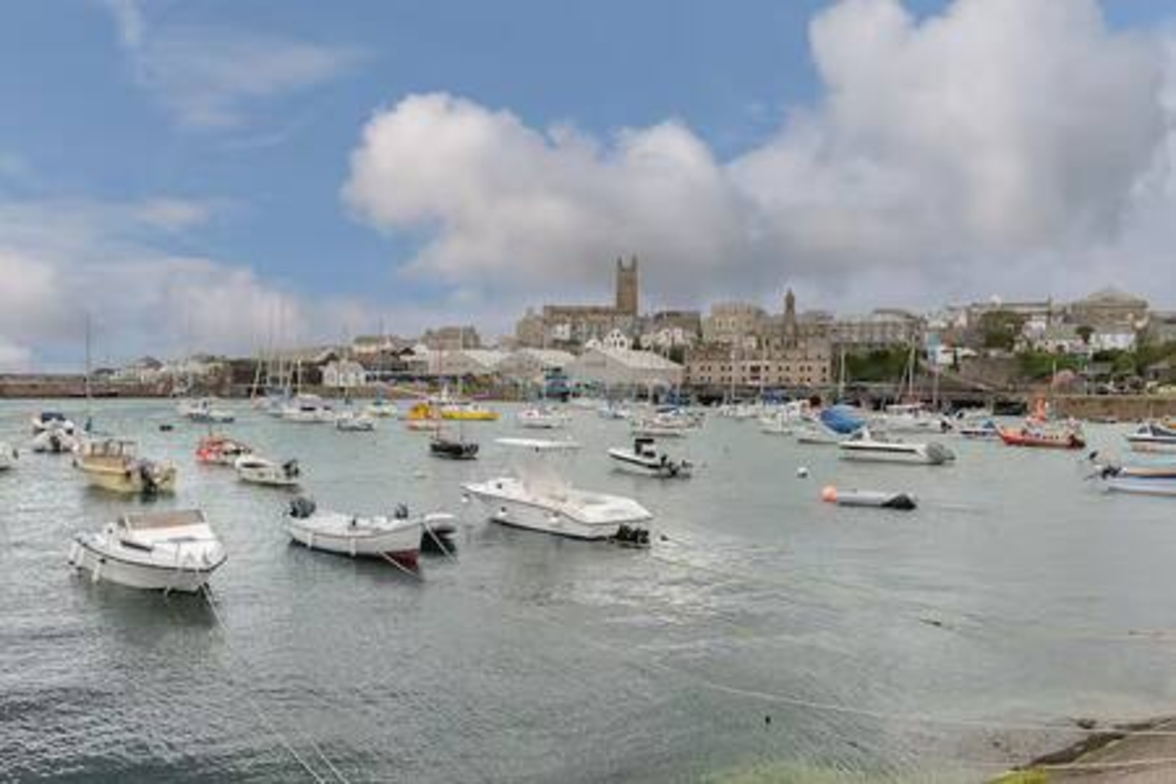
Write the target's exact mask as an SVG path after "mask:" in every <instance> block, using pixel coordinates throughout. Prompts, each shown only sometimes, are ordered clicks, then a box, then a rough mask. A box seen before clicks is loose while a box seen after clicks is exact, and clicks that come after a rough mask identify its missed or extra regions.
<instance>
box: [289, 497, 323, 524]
mask: <svg viewBox="0 0 1176 784" xmlns="http://www.w3.org/2000/svg"><path fill="white" fill-rule="evenodd" d="M316 508H317V504H315V502H314V499H313V498H308V497H306V496H304V495H300V496H298V497H297V498H295V499H293V500H292V501H290V516H291V517H293V518H294V519H296V520H305V519H306V518H308V517H310V516H311V515H312V514H314V510H315V509H316Z"/></svg>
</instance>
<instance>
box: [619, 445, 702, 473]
mask: <svg viewBox="0 0 1176 784" xmlns="http://www.w3.org/2000/svg"><path fill="white" fill-rule="evenodd" d="M608 456H609V458H610V459H611V460H612V467H613V468H614V469H616V470H617V471H624V472H625V473H627V474H635V475H637V476H649V477H654V478H656V479H689V478H690V475H691V473H692V467H691V466H690V465H683V463H682V462H680V461H676V460H670V461H667V462H665V463H662V462H661V461H660V460H658V461H651V460H644V459H642V458H640V457H638V456H637V455H635V454H633V453H632V452H629V451H626V450H623V449H610V450H608Z"/></svg>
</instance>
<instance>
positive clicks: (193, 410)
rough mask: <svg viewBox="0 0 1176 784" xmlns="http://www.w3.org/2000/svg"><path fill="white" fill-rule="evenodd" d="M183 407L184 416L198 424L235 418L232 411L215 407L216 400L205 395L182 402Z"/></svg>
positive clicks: (231, 420) (214, 422)
mask: <svg viewBox="0 0 1176 784" xmlns="http://www.w3.org/2000/svg"><path fill="white" fill-rule="evenodd" d="M183 407H184V410H185V411H186V412H187V413H185V414H184V416H185V417H187V418H188V419H189V420H190V421H192V422H197V423H199V424H222V423H228V422H233V421H235V420H236V418H237V417H236V415H234V414H233V412H232V411H227V410H225V409H223V408H217V406H216V402H215V401H214V400H213V399H212V398H207V397H205V398H201V399H199V400H195V401H191V402H188V403H185V404H183ZM177 408H178V407H177Z"/></svg>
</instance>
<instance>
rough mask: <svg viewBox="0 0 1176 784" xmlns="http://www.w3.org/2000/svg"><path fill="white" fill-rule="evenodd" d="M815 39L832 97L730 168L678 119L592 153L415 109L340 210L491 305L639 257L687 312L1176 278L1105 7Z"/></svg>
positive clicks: (1149, 77)
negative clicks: (405, 241)
mask: <svg viewBox="0 0 1176 784" xmlns="http://www.w3.org/2000/svg"><path fill="white" fill-rule="evenodd" d="M810 40H811V46H812V55H813V59H814V61H815V63H816V65H817V69H818V73H819V74H820V78H821V81H822V84H823V87H824V93H823V97H822V99H821V100H820V101H819V102H818V103H817V104H816V105H815V106H812V107H808V108H795V107H794V108H793V109H792V110H791V111H790V112H788V113H787V120H786V121H785V123H784V124H783V126H782V127H781V128H780V129H779V131H778V132H777V133H776V134H775V135H773V136H772V137H771V138H770V139H769V140H767V141H766V142H764V143H762V144H760V145H759V146H757V147H755V148H754V149H751V150H748V151H746V152H745V153H744V154H742V155H740V156H739V157H737V158H735V159H733V160H729V161H718V160H716V159H715V156H714V155H713V154H712V152H711V151H710V149H709V148H708V147H707V145H706V144H705V143H703V142H702V141H701V140H700V139H699V138H698V137H696V136H695V135H694V134H693V133H692V132H691V131H690V130H689V129H688V128H686V127H685V126H684V125H683V124H681V123H680V122H677V121H673V120H670V121H667V122H665V123H662V124H659V125H656V126H654V127H651V128H643V129H626V130H623V131H621V132H619V133H617V134H615V135H614V136H613V137H612V138H609V139H606V140H599V139H594V138H588V137H585V136H584V135H582V134H578V133H576V132H575V131H574V130H569V129H567V128H556V129H548V130H540V129H535V128H531V127H528V126H527V125H525V124H524V123H523V122H522V121H521V120H520V119H519V118H518V117H516V116H515V115H513V114H511V113H510V112H507V111H493V110H490V109H487V108H485V107H483V106H480V105H478V104H476V103H473V102H470V101H466V100H462V99H460V98H455V97H452V96H449V95H445V94H430V95H416V96H410V97H407V98H405V99H404V100H402V101H401V102H400V103H398V104H397V105H396V106H394V107H392V108H390V109H387V110H385V111H381V112H379V113H377V114H376V115H375V116H374V117H373V118H372V120H371V121H370V122H369V123H368V125H367V127H366V128H365V129H364V132H363V138H362V140H361V142H360V144H359V145H358V147H357V148H356V149H355V151H354V152H353V154H352V159H351V173H350V177H349V179H348V181H347V182H346V184H345V186H344V189H343V196H344V199H345V201H346V202H347V204H348V205H349V206H350V208H351V209H352V210H353V211H354V213H355V214H356V215H357V216H359V217H360V218H361V219H363V220H365V221H367V222H369V223H371V224H372V225H374V226H376V227H378V228H379V229H381V230H383V231H389V232H413V233H420V234H423V235H424V237H425V243H424V245H423V248H422V250H421V251H420V252H419V253H418V254H417V255H416V256H415V258H414V259H412V261H411V263H410V264H409V265H408V269H409V270H410V271H411V272H413V273H416V274H420V275H426V276H431V277H434V278H439V279H441V280H444V281H446V282H448V283H450V284H452V285H455V286H457V285H462V286H467V287H468V286H474V285H477V286H480V287H482V288H484V289H486V290H490V291H494V290H509V289H516V290H523V291H532V292H535V291H543V290H547V289H550V288H552V287H554V286H558V285H560V284H561V282H565V281H574V282H583V281H588V280H593V281H599V280H600V279H601V278H602V277H604V276H606V275H607V271H606V270H607V267H606V266H605V265H606V264H607V263H608V261H609V259H611V258H613V257H615V256H616V255H618V254H620V253H626V254H627V253H629V252H636V253H637V254H639V255H640V256H643V257H645V258H646V259H647V260H648V261H649V262H652V263H650V264H647V266H646V267H645V272H646V273H647V279H650V278H652V279H651V280H650V286H649V287H647V291H648V290H650V289H655V290H660V291H662V292H664V293H665V294H666V295H667V296H672V295H675V294H677V295H679V296H682V297H690V296H691V295H694V298H695V301H697V300H705V299H709V298H712V297H713V296H715V293H716V292H720V293H732V294H744V295H749V296H755V295H757V294H758V293H759V292H761V291H763V290H764V287H765V286H768V287H769V288H770V289H771V290H772V292H773V296H774V295H775V292H776V291H777V290H778V289H779V288H781V287H782V286H783V285H784V283H785V282H800V283H801V284H802V286H804V287H806V288H807V290H808V291H810V292H815V293H816V294H817V295H818V296H821V297H823V298H825V299H826V300H827V301H834V302H838V303H845V302H850V303H853V304H866V303H870V302H879V301H881V300H886V299H889V300H891V301H907V302H911V303H912V304H930V303H932V302H934V301H935V300H936V299H937V298H938V297H948V296H984V295H986V294H988V293H991V292H993V291H1005V292H1008V293H1015V294H1037V295H1045V294H1048V293H1051V292H1053V293H1055V294H1063V295H1069V294H1075V293H1078V292H1079V291H1080V290H1081V289H1082V288H1083V287H1092V286H1097V285H1102V284H1103V283H1104V282H1107V280H1108V277H1109V276H1113V279H1114V280H1116V281H1118V282H1122V283H1123V284H1125V285H1135V286H1137V287H1140V288H1143V289H1144V290H1145V291H1146V290H1147V285H1148V284H1154V283H1155V281H1156V280H1157V276H1159V279H1161V280H1164V281H1165V282H1166V283H1167V284H1169V285H1176V268H1173V265H1171V264H1168V263H1161V261H1160V259H1162V257H1163V253H1160V252H1158V251H1159V250H1160V249H1161V248H1163V247H1165V246H1171V245H1172V240H1176V236H1173V235H1176V230H1171V229H1167V227H1166V226H1164V227H1160V226H1159V224H1160V223H1161V222H1162V221H1161V220H1160V219H1159V218H1158V217H1156V216H1162V215H1170V214H1172V213H1171V211H1170V210H1169V209H1168V207H1169V206H1171V202H1170V199H1171V197H1170V196H1168V195H1166V194H1167V193H1168V192H1170V191H1171V190H1172V188H1171V185H1170V182H1171V180H1170V178H1169V171H1170V167H1169V166H1168V163H1169V159H1170V157H1171V156H1170V155H1166V154H1165V153H1166V151H1167V147H1166V146H1165V141H1166V139H1167V138H1168V137H1167V136H1166V134H1167V133H1168V131H1167V128H1168V127H1169V125H1170V124H1171V121H1172V112H1173V107H1172V106H1171V105H1170V104H1171V102H1168V103H1165V96H1166V95H1170V94H1171V90H1172V84H1173V79H1172V78H1171V74H1172V72H1173V69H1171V68H1166V67H1165V65H1166V64H1165V59H1164V56H1163V52H1162V47H1161V46H1160V45H1159V43H1160V41H1159V38H1158V37H1155V36H1151V37H1148V36H1144V35H1141V34H1136V33H1122V32H1114V31H1110V30H1109V29H1108V28H1107V26H1106V25H1105V23H1104V21H1103V19H1102V17H1101V14H1100V9H1099V7H1098V5H1097V4H1096V3H1095V2H1094V0H1036V2H1024V0H957V1H956V2H954V3H953V4H952V5H950V6H949V7H948V8H947V9H946V10H945V11H944V12H942V13H941V14H939V15H936V16H932V17H929V18H926V19H924V20H917V19H915V18H914V17H913V16H912V15H910V14H909V13H908V12H906V11H905V10H904V8H903V7H902V5H901V4H900V3H899V2H897V0H845V1H844V2H841V3H838V4H837V5H834V6H832V7H831V8H830V9H828V10H826V11H825V12H823V13H821V14H819V15H818V16H817V17H816V18H815V19H814V20H813V22H812V25H811V29H810ZM782 67H783V64H782ZM1165 90H1167V92H1165ZM1168 144H1169V145H1170V146H1171V142H1168ZM1157 181H1158V182H1159V183H1160V184H1159V185H1157V184H1156V183H1157ZM1160 198H1163V199H1168V200H1169V201H1167V202H1163V201H1157V199H1160ZM1157 205H1159V206H1157ZM1148 216H1152V217H1151V218H1148ZM1145 226H1146V227H1150V228H1145ZM1157 232H1158V233H1159V234H1160V235H1161V236H1160V237H1156V236H1155V234H1156V233H1157ZM1145 236H1146V237H1147V239H1144V237H1145ZM1141 244H1142V245H1144V246H1146V248H1150V249H1152V251H1153V252H1151V253H1148V252H1146V251H1144V250H1143V249H1141V247H1140V245H1141Z"/></svg>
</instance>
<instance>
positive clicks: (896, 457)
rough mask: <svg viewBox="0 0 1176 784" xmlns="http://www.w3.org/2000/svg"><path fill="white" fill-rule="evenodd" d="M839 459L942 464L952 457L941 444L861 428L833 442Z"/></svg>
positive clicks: (953, 456) (953, 457)
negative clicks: (874, 433) (845, 437)
mask: <svg viewBox="0 0 1176 784" xmlns="http://www.w3.org/2000/svg"><path fill="white" fill-rule="evenodd" d="M837 448H838V449H839V450H840V457H841V458H842V459H843V460H858V461H869V462H881V463H911V464H916V465H943V464H944V463H948V462H950V461H952V460H955V454H954V453H953V452H952V451H951V450H950V449H948V448H947V447H945V446H943V445H942V444H937V443H930V444H915V443H907V442H905V441H897V440H891V439H889V438H887V437H885V436H882V435H881V434H879V435H873V434H871V433H870V431H869V429H867V428H862V429H861V430H858V431H857V432H856V433H854V434H852V435H851V436H849V437H848V438H847V439H846V440H844V441H842V442H841V443H840V444H838V445H837Z"/></svg>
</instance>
